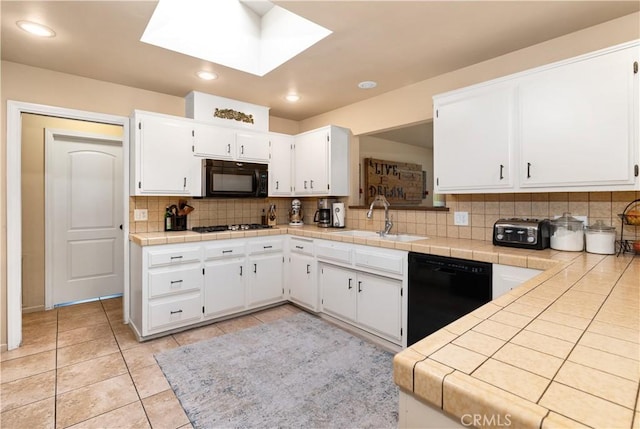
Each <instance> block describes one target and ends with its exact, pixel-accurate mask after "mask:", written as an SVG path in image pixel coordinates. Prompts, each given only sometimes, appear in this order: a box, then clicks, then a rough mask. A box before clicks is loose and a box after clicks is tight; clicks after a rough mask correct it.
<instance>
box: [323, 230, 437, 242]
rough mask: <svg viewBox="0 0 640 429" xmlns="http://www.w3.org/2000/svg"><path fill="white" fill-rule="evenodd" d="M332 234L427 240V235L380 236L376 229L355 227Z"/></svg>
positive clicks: (404, 240)
mask: <svg viewBox="0 0 640 429" xmlns="http://www.w3.org/2000/svg"><path fill="white" fill-rule="evenodd" d="M331 234H334V235H340V236H342V237H358V238H377V239H380V240H388V241H401V242H405V243H406V242H410V241H417V240H426V239H427V237H422V236H419V235H410V234H387V235H384V236H380V234H378V233H377V232H375V231H364V230H359V229H353V230H349V231H340V232H332V233H331Z"/></svg>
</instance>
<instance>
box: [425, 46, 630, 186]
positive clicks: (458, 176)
mask: <svg viewBox="0 0 640 429" xmlns="http://www.w3.org/2000/svg"><path fill="white" fill-rule="evenodd" d="M638 61H640V42H638V41H634V42H629V43H625V44H622V45H617V46H613V47H611V48H607V49H603V50H601V51H597V52H592V53H589V54H586V55H582V56H580V57H576V58H571V59H568V60H565V61H561V62H557V63H553V64H550V65H546V66H542V67H538V68H535V69H532V70H527V71H525V72H522V73H518V74H514V75H510V76H506V77H503V78H500V79H496V80H492V81H489V82H485V83H482V84H478V85H474V86H471V87H468V88H463V89H460V90H456V91H452V92H449V93H446V94H441V95H437V96H435V97H434V112H435V114H436V115H435V116H436V117H435V119H434V174H435V181H436V183H435V188H434V190H435V192H437V193H463V192H464V193H467V192H468V193H473V192H504V191H513V192H536V191H537V192H549V191H576V192H577V191H603V190H607V191H613V190H637V189H640V180H639V178H638V174H639V171H638V168H639V164H640V142H639V132H638V129H639V117H640V115H639V114H638V112H639V110H640V109H639V105H638V103H639V98H640V85H639V76H640V73H638V71H637V68H638Z"/></svg>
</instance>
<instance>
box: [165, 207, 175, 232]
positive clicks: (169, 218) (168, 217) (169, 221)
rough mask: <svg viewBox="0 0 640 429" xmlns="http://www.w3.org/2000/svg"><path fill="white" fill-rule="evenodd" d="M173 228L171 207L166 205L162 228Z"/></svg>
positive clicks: (166, 229) (167, 229)
mask: <svg viewBox="0 0 640 429" xmlns="http://www.w3.org/2000/svg"><path fill="white" fill-rule="evenodd" d="M172 229H173V216H172V214H171V208H170V207H167V210H166V211H165V213H164V230H165V231H171V230H172Z"/></svg>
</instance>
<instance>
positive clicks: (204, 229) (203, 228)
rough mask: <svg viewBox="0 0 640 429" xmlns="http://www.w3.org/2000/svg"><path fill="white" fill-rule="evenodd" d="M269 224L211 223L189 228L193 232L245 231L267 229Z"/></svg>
mask: <svg viewBox="0 0 640 429" xmlns="http://www.w3.org/2000/svg"><path fill="white" fill-rule="evenodd" d="M267 228H271V226H270V225H260V224H259V223H243V224H233V225H212V226H194V227H193V228H191V230H192V231H193V232H199V233H201V234H202V233H206V232H222V231H247V230H250V229H267Z"/></svg>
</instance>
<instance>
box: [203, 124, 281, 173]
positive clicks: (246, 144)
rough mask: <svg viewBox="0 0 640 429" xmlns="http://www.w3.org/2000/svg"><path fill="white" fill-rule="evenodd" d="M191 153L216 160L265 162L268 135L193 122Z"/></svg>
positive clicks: (267, 158)
mask: <svg viewBox="0 0 640 429" xmlns="http://www.w3.org/2000/svg"><path fill="white" fill-rule="evenodd" d="M193 127H194V144H193V154H194V155H196V156H199V157H203V158H209V159H217V160H227V161H230V160H235V161H244V162H260V163H267V162H268V161H269V135H268V134H267V133H258V132H252V131H238V130H235V129H232V128H224V127H218V126H215V125H209V124H204V123H198V122H195V123H193Z"/></svg>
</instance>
